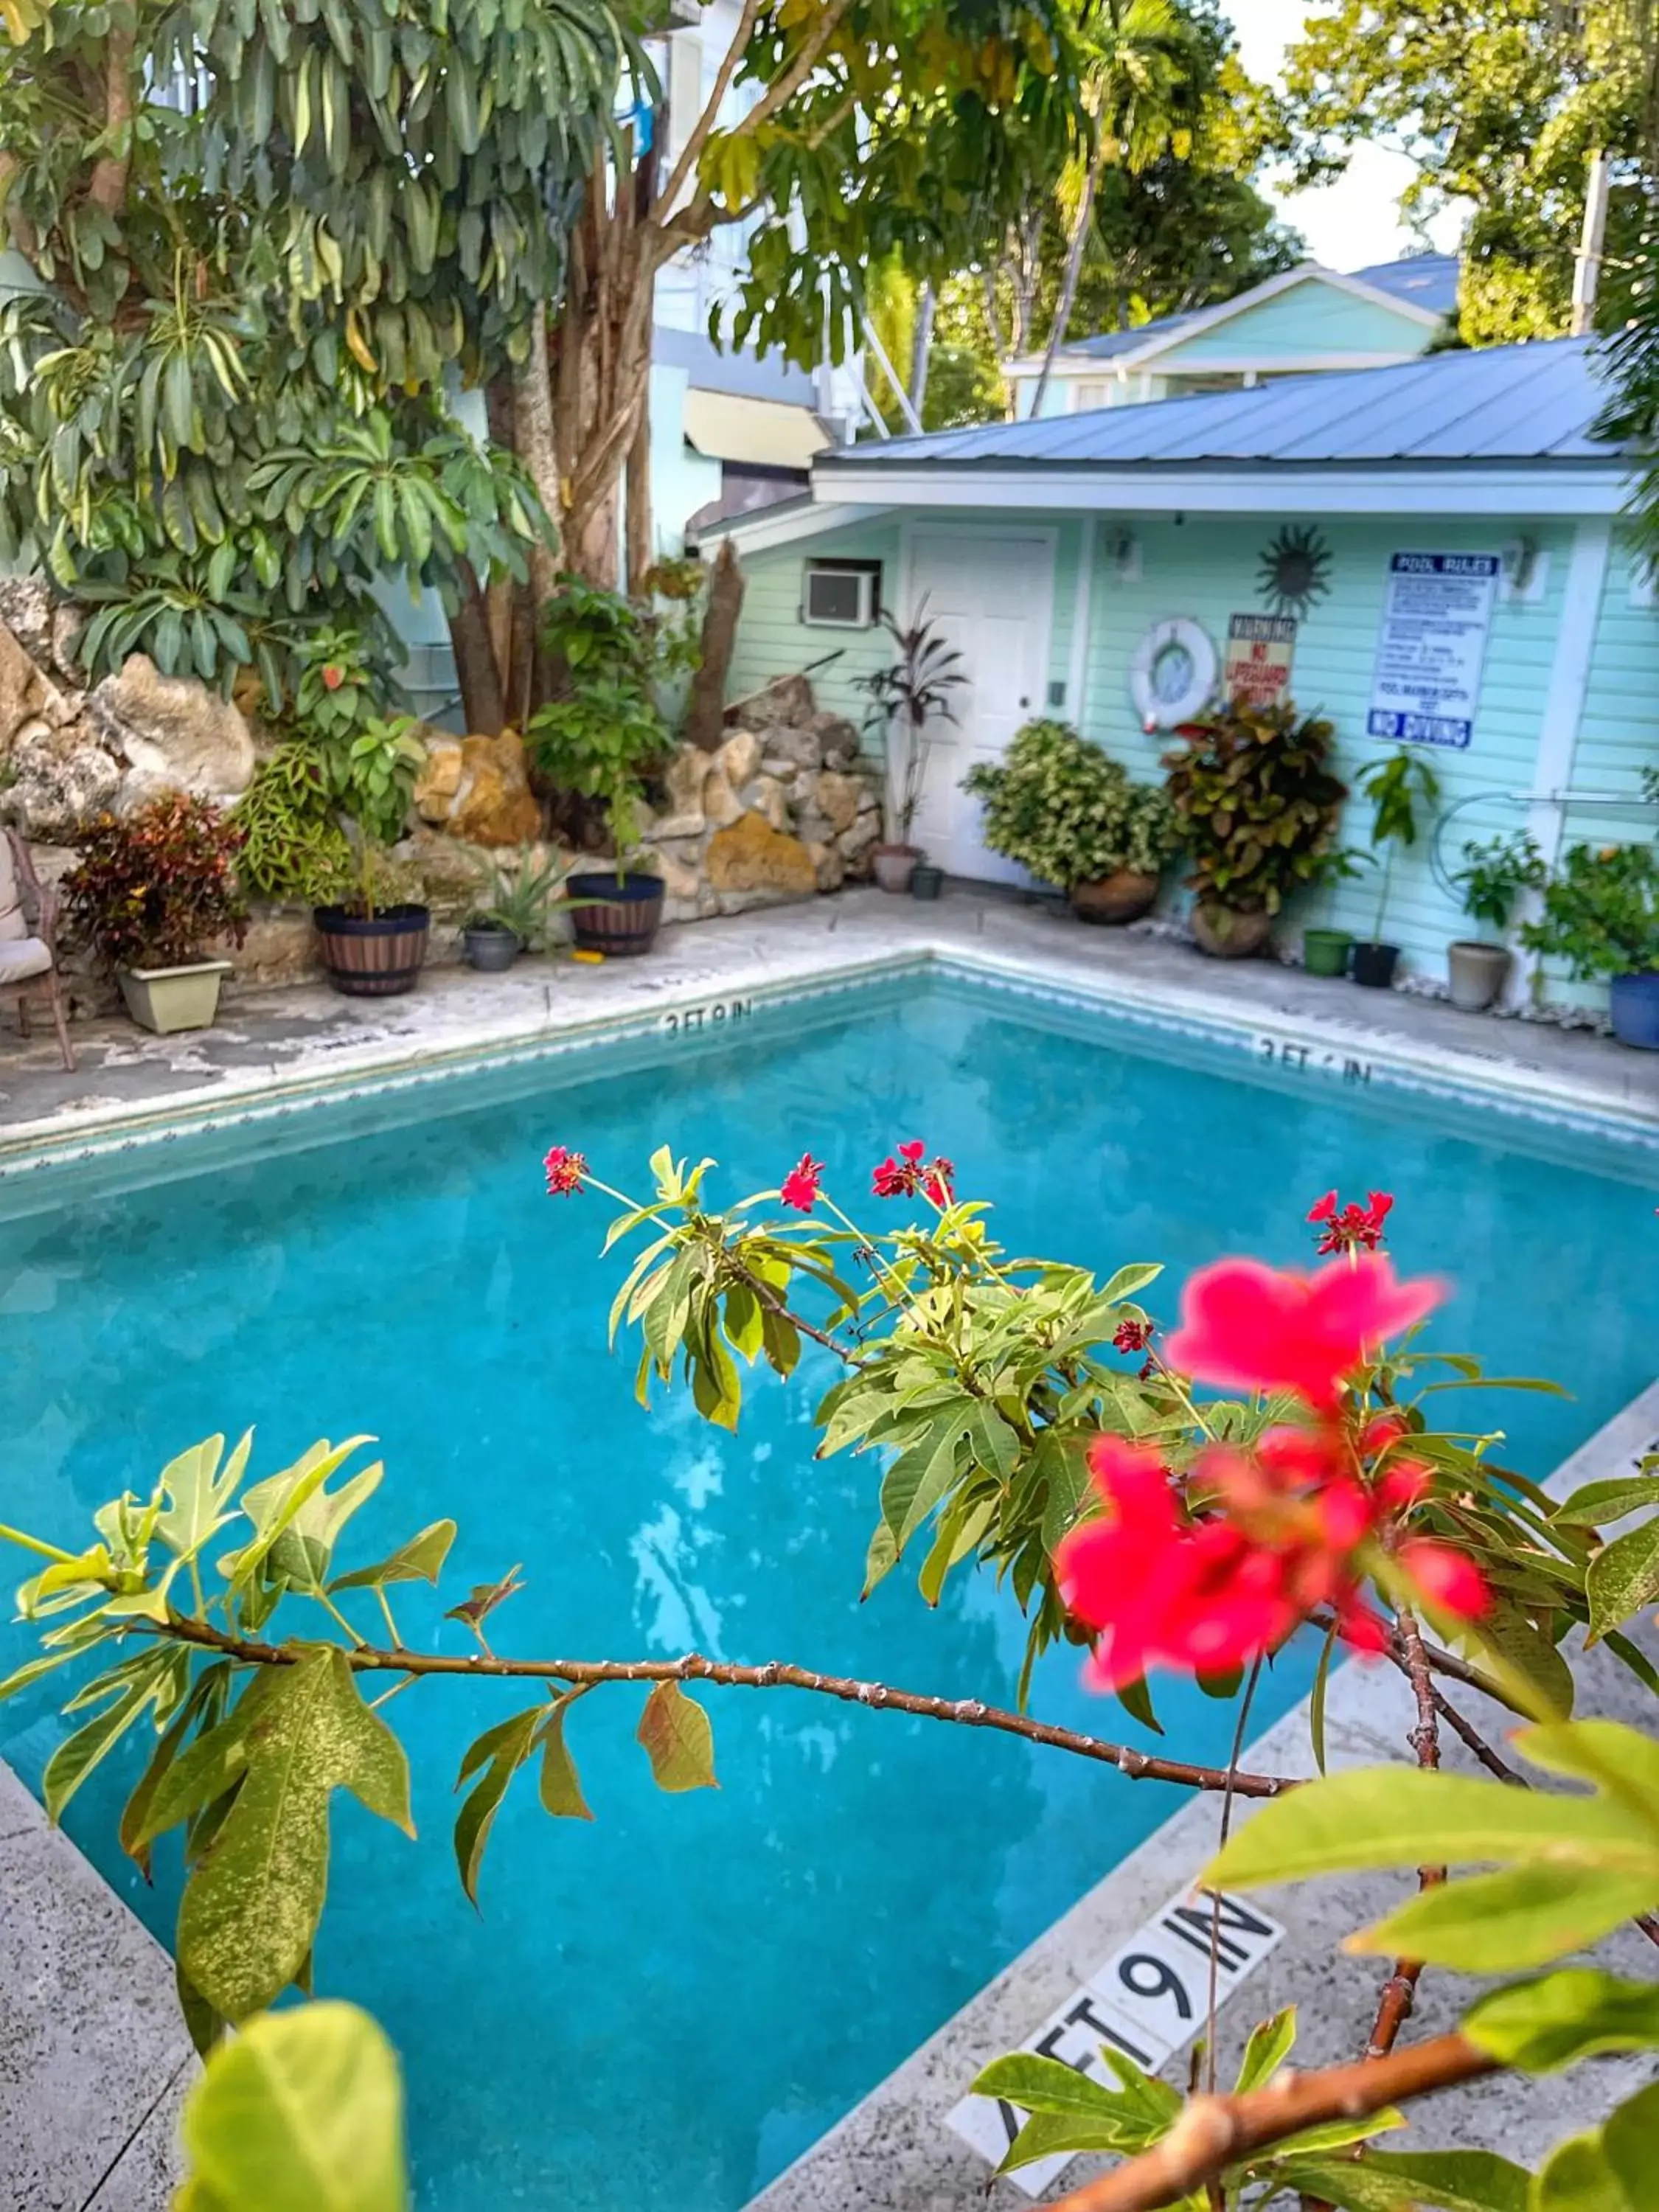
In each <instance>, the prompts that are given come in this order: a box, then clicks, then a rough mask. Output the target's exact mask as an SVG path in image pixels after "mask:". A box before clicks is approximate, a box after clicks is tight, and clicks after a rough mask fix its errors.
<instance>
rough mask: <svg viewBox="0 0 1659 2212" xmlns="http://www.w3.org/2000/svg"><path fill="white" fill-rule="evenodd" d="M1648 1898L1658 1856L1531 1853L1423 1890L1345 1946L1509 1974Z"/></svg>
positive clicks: (1580, 1940)
mask: <svg viewBox="0 0 1659 2212" xmlns="http://www.w3.org/2000/svg"><path fill="white" fill-rule="evenodd" d="M1515 1794H1516V1796H1518V1795H1519V1794H1520V1793H1519V1792H1518V1791H1517V1792H1516V1793H1515ZM1656 1903H1659V1863H1656V1865H1655V1866H1654V1867H1653V1868H1652V1869H1650V1870H1640V1869H1638V1871H1637V1872H1635V1873H1629V1872H1626V1871H1622V1870H1611V1871H1601V1870H1598V1869H1595V1868H1587V1867H1584V1866H1583V1865H1571V1864H1569V1865H1565V1866H1558V1865H1554V1864H1553V1863H1550V1862H1549V1861H1547V1860H1543V1859H1533V1860H1529V1861H1527V1862H1525V1863H1522V1864H1521V1865H1519V1866H1512V1867H1506V1868H1505V1869H1504V1870H1503V1872H1502V1873H1500V1874H1481V1875H1472V1876H1471V1877H1470V1878H1469V1879H1468V1880H1467V1881H1453V1882H1447V1883H1445V1884H1444V1885H1443V1887H1440V1888H1438V1889H1429V1890H1425V1891H1423V1892H1422V1893H1420V1894H1419V1895H1418V1896H1416V1897H1413V1898H1412V1899H1409V1900H1408V1901H1407V1903H1406V1904H1404V1905H1401V1907H1400V1909H1399V1911H1397V1912H1391V1913H1390V1914H1389V1917H1387V1919H1385V1920H1380V1921H1378V1922H1377V1923H1376V1926H1375V1927H1372V1928H1365V1929H1361V1930H1360V1931H1359V1932H1358V1934H1357V1935H1354V1936H1350V1937H1349V1938H1348V1941H1347V1945H1346V1948H1348V1949H1349V1950H1351V1951H1358V1952H1375V1951H1381V1952H1385V1953H1388V1954H1390V1955H1396V1956H1400V1957H1405V1958H1412V1959H1423V1960H1427V1962H1428V1963H1429V1964H1430V1965H1431V1966H1453V1967H1455V1968H1456V1969H1457V1970H1458V1971H1459V1972H1462V1973H1467V1974H1499V1973H1513V1972H1516V1970H1517V1969H1519V1968H1522V1967H1525V1966H1547V1965H1548V1964H1549V1962H1550V1960H1552V1959H1561V1958H1565V1957H1567V1956H1568V1955H1569V1954H1571V1953H1572V1952H1574V1951H1582V1950H1583V1949H1584V1948H1586V1947H1587V1946H1588V1945H1589V1944H1591V1943H1595V1942H1600V1940H1601V1937H1602V1936H1606V1935H1608V1934H1610V1933H1611V1932H1612V1930H1613V1929H1615V1928H1617V1927H1618V1925H1619V1923H1620V1921H1622V1920H1626V1919H1628V1918H1629V1917H1631V1915H1632V1914H1633V1913H1637V1912H1644V1911H1648V1910H1649V1908H1650V1906H1652V1905H1655V1904H1656Z"/></svg>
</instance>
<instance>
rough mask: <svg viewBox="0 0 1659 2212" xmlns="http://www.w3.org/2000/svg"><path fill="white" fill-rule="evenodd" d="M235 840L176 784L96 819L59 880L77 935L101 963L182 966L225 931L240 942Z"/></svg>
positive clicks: (232, 828) (230, 829)
mask: <svg viewBox="0 0 1659 2212" xmlns="http://www.w3.org/2000/svg"><path fill="white" fill-rule="evenodd" d="M242 842H243V832H242V830H241V829H240V826H239V825H238V824H237V823H234V821H232V820H230V819H229V818H228V817H227V816H226V815H225V814H224V813H223V812H222V811H221V809H220V808H218V807H216V806H215V805H212V804H211V803H210V801H209V800H207V799H193V798H191V796H190V795H189V794H188V793H185V792H182V791H179V792H168V793H166V794H165V795H164V796H163V797H161V798H160V799H152V800H151V801H150V803H149V805H148V806H143V807H141V808H139V809H138V811H137V812H136V813H133V814H128V815H123V816H116V815H113V814H105V815H102V816H100V818H99V819H98V820H97V821H96V822H95V823H94V824H93V825H92V828H91V829H89V830H88V832H87V834H86V836H85V837H84V838H83V839H82V845H81V860H80V865H79V866H78V867H76V870H75V872H73V874H72V875H70V876H68V877H66V878H64V902H65V905H66V907H67V909H68V911H69V914H70V917H71V919H72V921H73V923H74V927H75V929H76V933H77V935H78V936H79V937H80V939H82V942H83V943H84V944H87V945H90V946H91V948H92V950H93V951H94V952H95V953H96V954H97V956H98V957H99V959H100V960H101V961H102V962H103V963H104V964H105V965H106V967H109V968H185V967H188V966H189V965H190V963H191V962H192V961H195V960H201V959H204V958H205V957H207V956H208V954H209V952H210V951H211V949H212V947H213V946H214V945H216V944H218V943H220V942H221V941H222V939H225V938H229V939H231V940H232V942H233V943H234V944H236V945H240V943H241V941H242V939H243V938H244V937H245V936H246V933H247V905H246V901H245V900H244V898H243V896H242V894H241V890H240V887H239V885H238V884H237V880H236V873H235V862H236V857H237V854H239V853H240V850H241V848H242Z"/></svg>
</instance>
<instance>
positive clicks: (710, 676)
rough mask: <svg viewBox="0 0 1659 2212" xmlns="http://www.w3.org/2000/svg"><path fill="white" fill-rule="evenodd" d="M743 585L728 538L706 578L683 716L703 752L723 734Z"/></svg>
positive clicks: (713, 747) (714, 746)
mask: <svg viewBox="0 0 1659 2212" xmlns="http://www.w3.org/2000/svg"><path fill="white" fill-rule="evenodd" d="M743 594H744V574H743V570H742V569H741V568H739V567H738V555H737V549H736V547H735V546H734V545H733V544H732V541H731V539H730V538H727V539H726V542H725V544H723V545H722V546H721V547H720V557H719V558H718V560H716V562H715V563H714V574H713V575H712V576H711V577H710V578H709V580H708V606H707V608H706V609H705V610H704V612H703V617H702V660H701V662H700V663H699V665H698V668H697V672H696V675H695V676H694V677H693V678H691V700H690V706H689V707H688V708H687V710H686V716H685V734H686V737H687V738H689V739H690V743H691V744H694V745H699V746H701V747H702V750H703V751H704V752H706V753H712V752H714V750H716V749H717V748H718V747H719V745H720V741H721V739H722V738H724V737H725V735H726V678H727V677H728V676H729V675H730V674H731V672H732V649H733V647H735V645H736V643H737V636H738V616H739V615H740V614H741V613H742V611H743Z"/></svg>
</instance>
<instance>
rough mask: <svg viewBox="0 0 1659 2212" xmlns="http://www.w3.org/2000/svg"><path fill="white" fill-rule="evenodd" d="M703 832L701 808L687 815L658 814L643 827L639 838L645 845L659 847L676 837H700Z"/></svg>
mask: <svg viewBox="0 0 1659 2212" xmlns="http://www.w3.org/2000/svg"><path fill="white" fill-rule="evenodd" d="M702 832H703V811H702V807H701V806H699V807H697V808H696V810H695V811H692V812H690V813H688V814H659V815H658V816H657V817H656V818H655V819H654V820H653V821H652V822H651V823H647V825H645V826H644V827H643V828H642V829H641V837H642V838H643V840H644V842H646V843H647V845H659V844H662V843H664V842H666V841H668V840H671V839H673V838H676V837H701V836H702Z"/></svg>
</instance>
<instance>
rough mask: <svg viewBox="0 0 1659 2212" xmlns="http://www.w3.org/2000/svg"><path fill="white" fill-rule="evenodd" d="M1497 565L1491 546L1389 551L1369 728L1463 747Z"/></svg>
mask: <svg viewBox="0 0 1659 2212" xmlns="http://www.w3.org/2000/svg"><path fill="white" fill-rule="evenodd" d="M1501 566H1502V563H1501V562H1500V561H1499V559H1498V555H1497V554H1496V553H1396V554H1395V556H1394V557H1393V559H1392V560H1391V561H1390V562H1389V595H1388V598H1387V599H1386V600H1385V602H1384V604H1383V632H1382V635H1381V636H1380V637H1379V638H1378V639H1377V641H1376V673H1375V675H1374V676H1373V678H1372V679H1371V709H1370V716H1369V718H1368V720H1367V721H1366V724H1365V729H1366V733H1367V735H1368V736H1370V737H1373V738H1395V739H1396V740H1402V741H1403V742H1404V743H1406V744H1413V745H1450V746H1453V747H1455V749H1456V750H1459V751H1461V750H1463V749H1464V748H1465V747H1467V745H1468V742H1469V740H1470V738H1472V737H1473V736H1474V709H1475V702H1476V701H1477V700H1478V699H1479V698H1480V671H1481V669H1482V667H1483V666H1484V665H1485V662H1486V637H1487V633H1488V632H1489V631H1490V630H1491V629H1492V606H1493V604H1494V602H1495V601H1496V599H1497V597H1498V571H1499V568H1500V567H1501Z"/></svg>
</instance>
